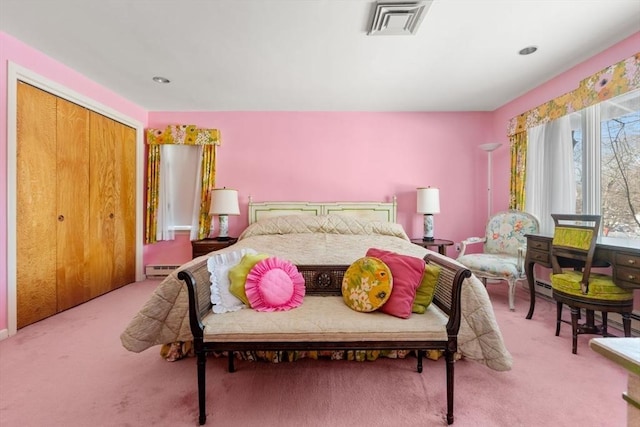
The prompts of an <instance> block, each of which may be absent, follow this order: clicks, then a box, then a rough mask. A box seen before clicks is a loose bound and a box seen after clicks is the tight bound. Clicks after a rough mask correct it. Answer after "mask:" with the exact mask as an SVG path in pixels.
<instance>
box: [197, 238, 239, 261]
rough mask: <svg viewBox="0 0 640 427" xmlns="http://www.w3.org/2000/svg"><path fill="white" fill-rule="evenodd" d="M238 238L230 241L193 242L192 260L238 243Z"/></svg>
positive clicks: (206, 240) (204, 240) (208, 240)
mask: <svg viewBox="0 0 640 427" xmlns="http://www.w3.org/2000/svg"><path fill="white" fill-rule="evenodd" d="M237 241H238V239H237V238H233V237H232V238H230V239H229V240H216V239H215V238H214V239H202V240H193V241H191V258H197V257H199V256H202V255H206V254H208V253H209V252H213V251H218V250H220V249H224V248H226V247H228V246H231V245H233V244H234V243H235V242H237Z"/></svg>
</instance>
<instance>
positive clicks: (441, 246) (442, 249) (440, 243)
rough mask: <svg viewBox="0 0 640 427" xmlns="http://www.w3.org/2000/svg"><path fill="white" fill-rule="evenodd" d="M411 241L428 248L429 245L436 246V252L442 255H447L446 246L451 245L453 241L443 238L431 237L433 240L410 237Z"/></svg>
mask: <svg viewBox="0 0 640 427" xmlns="http://www.w3.org/2000/svg"><path fill="white" fill-rule="evenodd" d="M411 243H413V244H416V245H418V246H422V247H423V248H425V249H429V248H430V247H433V246H437V247H438V252H439V253H440V254H441V255H444V256H447V246H453V241H451V240H443V239H433V240H422V239H411Z"/></svg>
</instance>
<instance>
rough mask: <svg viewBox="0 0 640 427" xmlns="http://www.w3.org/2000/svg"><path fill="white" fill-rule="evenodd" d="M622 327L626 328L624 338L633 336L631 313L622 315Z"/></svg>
mask: <svg viewBox="0 0 640 427" xmlns="http://www.w3.org/2000/svg"><path fill="white" fill-rule="evenodd" d="M622 326H623V327H624V336H625V337H630V336H631V315H630V314H629V313H622Z"/></svg>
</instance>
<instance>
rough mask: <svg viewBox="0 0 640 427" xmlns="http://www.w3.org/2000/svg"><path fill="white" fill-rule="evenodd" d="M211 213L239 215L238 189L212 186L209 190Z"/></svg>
mask: <svg viewBox="0 0 640 427" xmlns="http://www.w3.org/2000/svg"><path fill="white" fill-rule="evenodd" d="M209 214H211V215H240V206H239V205H238V191H237V190H232V189H230V188H214V189H213V191H212V192H211V206H210V207H209Z"/></svg>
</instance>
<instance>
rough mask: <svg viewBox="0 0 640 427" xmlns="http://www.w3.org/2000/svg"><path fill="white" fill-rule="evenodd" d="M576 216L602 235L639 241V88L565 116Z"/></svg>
mask: <svg viewBox="0 0 640 427" xmlns="http://www.w3.org/2000/svg"><path fill="white" fill-rule="evenodd" d="M571 130H572V139H573V161H574V170H575V180H576V213H591V214H600V215H602V233H603V235H605V236H608V237H618V238H631V239H640V90H636V91H633V92H629V93H627V94H624V95H621V96H618V97H616V98H612V99H610V100H608V101H604V102H602V103H600V104H597V105H594V106H592V107H589V108H586V109H584V110H582V111H579V112H576V113H573V114H572V115H571Z"/></svg>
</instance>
